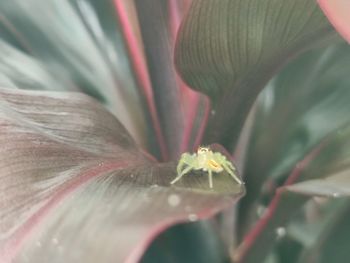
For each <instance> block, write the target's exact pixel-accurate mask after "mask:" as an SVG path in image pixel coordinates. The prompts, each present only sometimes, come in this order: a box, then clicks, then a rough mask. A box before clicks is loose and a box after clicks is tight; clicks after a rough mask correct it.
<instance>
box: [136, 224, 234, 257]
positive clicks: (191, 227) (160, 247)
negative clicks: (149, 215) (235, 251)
mask: <svg viewBox="0 0 350 263" xmlns="http://www.w3.org/2000/svg"><path fill="white" fill-rule="evenodd" d="M169 248H171V249H169ZM141 262H142V263H165V262H171V263H176V262H196V263H206V262H215V263H229V262H231V261H230V258H229V255H228V250H227V247H225V245H224V244H223V242H222V240H221V238H220V236H219V235H218V233H217V231H215V226H213V222H210V221H204V222H199V223H194V224H186V225H179V226H175V227H173V228H170V229H169V230H168V231H166V232H164V233H163V234H161V235H160V236H158V237H157V238H156V239H155V241H154V242H153V244H152V245H151V246H150V247H149V249H148V250H147V251H146V253H145V255H144V256H143V258H142V260H141Z"/></svg>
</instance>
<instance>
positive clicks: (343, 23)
mask: <svg viewBox="0 0 350 263" xmlns="http://www.w3.org/2000/svg"><path fill="white" fill-rule="evenodd" d="M318 3H319V5H320V7H321V9H322V10H323V12H324V13H325V15H326V16H327V18H328V19H329V21H330V22H331V23H332V24H333V26H334V27H335V29H336V30H337V31H338V32H339V33H340V34H341V35H342V37H343V38H345V39H346V41H348V42H350V16H349V14H350V1H348V0H318Z"/></svg>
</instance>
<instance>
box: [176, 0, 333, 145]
mask: <svg viewBox="0 0 350 263" xmlns="http://www.w3.org/2000/svg"><path fill="white" fill-rule="evenodd" d="M333 35H334V30H333V29H332V27H331V26H330V24H329V23H328V21H327V19H326V18H325V17H324V15H323V13H322V11H321V10H319V8H318V6H317V3H316V2H315V1H314V0H307V1H305V0H297V1H288V0H283V1H277V0H268V1H260V0H215V1H213V0H195V1H193V3H192V6H191V8H190V11H189V12H188V13H187V16H186V17H185V19H184V21H183V25H182V28H181V31H180V34H179V36H178V41H177V48H176V56H175V59H176V64H177V68H178V70H179V72H180V74H181V76H182V77H183V78H184V80H185V81H186V82H187V83H188V84H189V85H190V86H191V87H192V88H194V89H197V90H199V91H201V92H203V93H206V94H208V95H209V96H210V97H211V98H212V100H213V102H214V105H213V107H214V114H213V116H212V117H211V118H210V120H209V125H208V128H207V133H206V136H205V142H206V143H213V142H218V143H220V144H223V145H224V146H226V147H230V146H231V145H232V144H233V145H235V144H236V142H237V140H238V136H239V133H240V131H241V129H242V126H243V124H244V121H245V119H246V117H247V115H248V113H249V110H250V109H251V106H252V105H253V102H254V101H255V99H256V97H257V96H258V94H259V92H260V91H261V90H262V88H263V87H264V86H265V84H266V82H267V81H268V80H269V79H270V78H271V77H272V75H273V74H274V72H275V71H276V70H277V69H278V68H279V67H281V65H283V64H284V63H285V62H286V61H287V60H288V59H289V58H290V57H291V56H293V55H295V54H296V53H297V52H299V51H301V50H304V49H305V48H306V47H309V46H313V45H314V44H316V43H319V41H321V40H324V39H326V38H328V37H329V36H333Z"/></svg>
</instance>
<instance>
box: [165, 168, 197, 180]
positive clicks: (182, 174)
mask: <svg viewBox="0 0 350 263" xmlns="http://www.w3.org/2000/svg"><path fill="white" fill-rule="evenodd" d="M192 169H193V167H192V166H187V167H186V168H185V169H184V170H182V172H181V173H180V174H179V175H178V176H177V177H176V178H175V179H174V180H172V181H171V182H170V184H175V183H176V182H177V181H179V180H180V179H181V177H182V176H184V175H185V174H187V173H188V172H189V171H191V170H192Z"/></svg>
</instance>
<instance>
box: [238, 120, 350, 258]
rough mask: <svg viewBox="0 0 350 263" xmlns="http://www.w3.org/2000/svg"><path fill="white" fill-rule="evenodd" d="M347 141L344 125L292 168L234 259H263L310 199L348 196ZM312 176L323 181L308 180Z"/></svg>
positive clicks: (349, 132) (349, 164)
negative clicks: (275, 236) (312, 197)
mask: <svg viewBox="0 0 350 263" xmlns="http://www.w3.org/2000/svg"><path fill="white" fill-rule="evenodd" d="M349 138H350V125H347V126H346V127H344V128H342V129H339V131H337V132H334V133H333V134H331V135H330V136H328V138H326V139H325V140H324V141H323V142H322V143H321V144H320V145H319V146H318V147H317V148H315V149H314V150H313V151H312V152H311V153H310V154H309V155H308V156H307V157H306V158H305V159H304V160H303V161H302V162H300V163H299V164H298V165H296V167H295V169H294V171H293V172H292V174H291V175H290V177H289V178H288V180H287V182H286V183H285V185H284V186H283V187H282V188H280V189H279V190H278V191H277V193H276V195H275V197H274V199H273V200H272V202H271V203H270V205H269V206H268V207H267V209H266V212H265V213H264V215H263V216H262V218H261V219H260V220H259V221H258V223H257V224H256V225H255V226H254V227H253V229H252V230H251V231H250V232H249V233H248V235H247V236H246V237H245V239H244V240H243V242H242V244H241V251H238V256H237V257H238V258H239V259H240V262H256V261H257V260H258V259H259V260H261V259H262V258H264V257H265V256H266V255H267V254H268V253H269V251H270V250H271V249H272V248H273V246H274V244H275V242H274V241H275V239H274V238H273V235H274V234H276V231H277V233H278V229H281V228H285V227H286V226H287V224H288V223H289V221H290V220H291V219H292V218H293V215H295V214H296V213H297V212H298V211H299V210H300V208H301V207H302V205H303V204H304V203H305V202H306V201H307V200H308V199H309V198H310V196H322V197H334V198H337V197H340V196H349V195H350V191H349V189H350V184H349V181H350V176H349V170H350V143H349V141H350V140H349ZM315 177H317V178H322V177H324V179H314V180H309V179H310V178H315ZM295 182H299V183H295ZM293 183H295V184H293ZM284 231H285V230H284Z"/></svg>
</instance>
